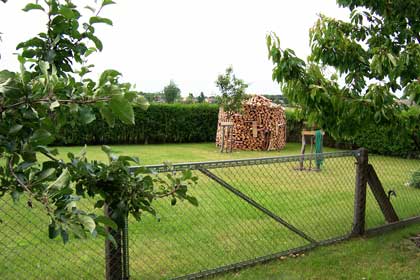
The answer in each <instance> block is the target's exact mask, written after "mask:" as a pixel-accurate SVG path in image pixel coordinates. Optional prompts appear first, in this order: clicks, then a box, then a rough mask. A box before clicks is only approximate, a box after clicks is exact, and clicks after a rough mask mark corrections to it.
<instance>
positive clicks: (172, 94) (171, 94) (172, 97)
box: [163, 80, 181, 103]
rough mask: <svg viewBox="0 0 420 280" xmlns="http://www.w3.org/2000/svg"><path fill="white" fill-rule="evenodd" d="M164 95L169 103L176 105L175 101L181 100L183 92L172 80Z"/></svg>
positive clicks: (164, 90)
mask: <svg viewBox="0 0 420 280" xmlns="http://www.w3.org/2000/svg"><path fill="white" fill-rule="evenodd" d="M163 95H164V97H165V101H166V102H167V103H174V102H175V101H177V100H179V99H181V90H180V89H179V88H178V86H177V85H176V84H175V82H174V81H172V80H171V81H170V82H169V85H167V86H166V87H165V88H164V89H163Z"/></svg>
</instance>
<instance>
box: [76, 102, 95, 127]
mask: <svg viewBox="0 0 420 280" xmlns="http://www.w3.org/2000/svg"><path fill="white" fill-rule="evenodd" d="M79 116H80V121H81V122H82V123H83V124H90V123H91V122H93V121H94V120H95V119H96V116H95V114H94V113H93V112H92V109H91V108H90V107H86V106H84V107H80V108H79Z"/></svg>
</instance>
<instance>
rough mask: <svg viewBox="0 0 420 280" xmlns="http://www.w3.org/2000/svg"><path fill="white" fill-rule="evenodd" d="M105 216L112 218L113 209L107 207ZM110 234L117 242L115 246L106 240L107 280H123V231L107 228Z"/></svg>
mask: <svg viewBox="0 0 420 280" xmlns="http://www.w3.org/2000/svg"><path fill="white" fill-rule="evenodd" d="M104 210H105V215H106V216H107V217H110V216H111V213H112V209H110V208H109V207H108V205H105V209H104ZM107 231H108V233H110V234H111V235H112V237H114V239H115V242H116V245H117V246H116V247H115V245H114V244H113V243H112V242H111V241H109V240H108V239H106V240H105V266H106V275H105V279H106V280H122V279H123V254H122V235H121V230H120V229H117V230H113V229H111V228H107Z"/></svg>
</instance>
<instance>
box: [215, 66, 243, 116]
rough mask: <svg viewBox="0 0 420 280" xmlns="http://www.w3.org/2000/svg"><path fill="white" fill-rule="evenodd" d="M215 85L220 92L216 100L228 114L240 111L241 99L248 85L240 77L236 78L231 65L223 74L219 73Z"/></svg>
mask: <svg viewBox="0 0 420 280" xmlns="http://www.w3.org/2000/svg"><path fill="white" fill-rule="evenodd" d="M216 85H217V87H218V88H219V91H220V93H221V94H222V96H220V97H219V100H218V101H219V104H220V105H221V106H222V107H223V109H224V110H225V111H226V112H227V113H228V115H232V114H234V113H237V112H240V111H241V109H242V101H243V100H244V99H245V96H246V94H245V90H246V88H247V87H248V85H247V84H246V83H245V82H244V81H243V80H242V79H238V78H237V77H236V76H235V74H234V73H233V68H232V66H229V67H228V68H227V69H226V71H225V74H224V75H219V76H218V77H217V80H216Z"/></svg>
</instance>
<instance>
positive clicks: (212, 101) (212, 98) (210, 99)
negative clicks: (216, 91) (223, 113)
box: [205, 96, 217, 104]
mask: <svg viewBox="0 0 420 280" xmlns="http://www.w3.org/2000/svg"><path fill="white" fill-rule="evenodd" d="M205 101H206V102H207V103H210V104H214V103H217V99H216V96H208V97H207V98H206V99H205Z"/></svg>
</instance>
